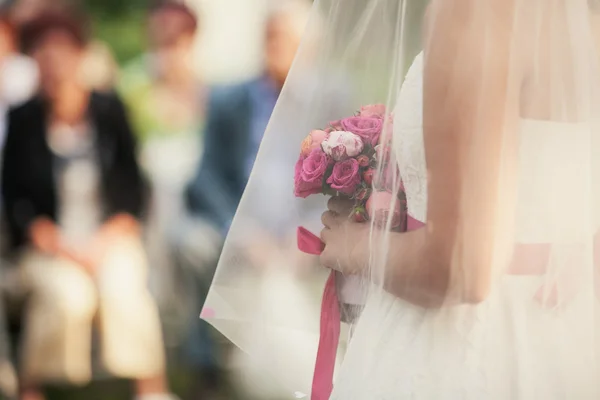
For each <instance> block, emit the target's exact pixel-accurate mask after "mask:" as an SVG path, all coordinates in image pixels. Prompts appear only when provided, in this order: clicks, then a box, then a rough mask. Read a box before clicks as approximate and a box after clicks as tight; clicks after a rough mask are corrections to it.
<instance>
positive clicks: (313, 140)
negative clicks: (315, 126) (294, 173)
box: [301, 130, 327, 157]
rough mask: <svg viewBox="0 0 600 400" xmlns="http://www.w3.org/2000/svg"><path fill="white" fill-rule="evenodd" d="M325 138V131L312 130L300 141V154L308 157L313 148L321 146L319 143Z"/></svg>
mask: <svg viewBox="0 0 600 400" xmlns="http://www.w3.org/2000/svg"><path fill="white" fill-rule="evenodd" d="M326 138H327V132H325V131H320V130H314V131H312V132H311V133H309V134H308V136H307V137H306V138H305V139H304V140H303V141H302V146H301V148H302V149H301V154H302V156H304V157H308V155H309V154H310V153H311V152H312V151H313V150H315V149H318V148H320V147H321V143H323V140H325V139H326Z"/></svg>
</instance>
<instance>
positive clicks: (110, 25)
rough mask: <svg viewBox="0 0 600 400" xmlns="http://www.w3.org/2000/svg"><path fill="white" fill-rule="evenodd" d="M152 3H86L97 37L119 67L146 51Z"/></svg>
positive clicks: (104, 0)
mask: <svg viewBox="0 0 600 400" xmlns="http://www.w3.org/2000/svg"><path fill="white" fill-rule="evenodd" d="M149 3H150V0H85V1H84V2H83V4H84V6H85V9H86V11H87V12H88V13H89V15H90V16H91V18H92V23H93V32H94V37H95V38H97V39H99V40H101V41H103V42H105V43H107V44H108V45H109V46H110V47H111V49H112V51H113V52H114V55H115V57H116V59H117V62H119V64H121V65H122V64H123V63H126V62H127V61H129V60H131V59H132V58H134V57H136V56H138V55H139V54H140V53H142V52H143V50H144V45H145V44H144V21H145V15H146V10H147V8H148V6H149Z"/></svg>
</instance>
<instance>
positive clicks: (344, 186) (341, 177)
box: [327, 158, 360, 195]
mask: <svg viewBox="0 0 600 400" xmlns="http://www.w3.org/2000/svg"><path fill="white" fill-rule="evenodd" d="M359 168H360V167H359V165H358V161H356V160H355V159H354V158H349V159H347V160H346V161H340V162H337V163H335V165H334V166H333V171H332V172H331V176H330V177H329V178H328V179H327V183H328V184H329V186H331V188H332V189H334V190H337V191H338V192H341V193H344V194H347V195H351V194H353V193H354V191H355V190H356V187H357V186H358V185H359V184H360V174H359Z"/></svg>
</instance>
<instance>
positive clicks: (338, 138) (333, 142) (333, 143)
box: [321, 131, 364, 161]
mask: <svg viewBox="0 0 600 400" xmlns="http://www.w3.org/2000/svg"><path fill="white" fill-rule="evenodd" d="M321 146H322V147H323V151H324V152H325V154H327V155H328V156H331V158H333V159H334V160H336V161H341V160H345V159H346V158H349V157H355V156H357V155H359V154H360V153H361V151H363V148H364V144H363V142H362V140H361V138H360V136H358V135H355V134H354V133H351V132H344V131H335V132H331V133H330V134H329V137H328V138H327V139H325V140H324V141H323V143H321Z"/></svg>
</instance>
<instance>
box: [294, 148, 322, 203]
mask: <svg viewBox="0 0 600 400" xmlns="http://www.w3.org/2000/svg"><path fill="white" fill-rule="evenodd" d="M330 162H331V160H330V159H329V157H327V155H326V154H325V153H323V151H322V150H321V149H316V150H313V151H312V152H311V153H310V154H309V155H308V157H306V158H304V157H302V156H300V158H299V159H298V162H297V163H296V168H295V171H294V194H295V195H296V197H303V198H304V197H308V196H310V195H311V194H318V193H321V192H322V191H323V178H324V177H325V171H327V167H328V166H329V163H330Z"/></svg>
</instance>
